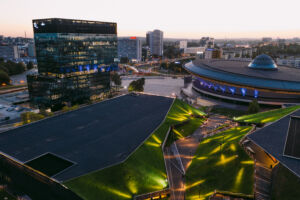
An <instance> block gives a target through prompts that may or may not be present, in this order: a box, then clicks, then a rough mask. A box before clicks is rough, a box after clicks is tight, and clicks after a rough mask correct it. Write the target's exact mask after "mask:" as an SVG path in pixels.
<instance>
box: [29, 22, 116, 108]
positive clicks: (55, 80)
mask: <svg viewBox="0 0 300 200" xmlns="http://www.w3.org/2000/svg"><path fill="white" fill-rule="evenodd" d="M33 30H34V40H35V47H36V57H37V62H38V71H39V75H34V76H28V78H27V80H28V90H29V95H30V99H31V102H32V103H34V104H37V105H38V106H45V107H53V106H55V105H62V104H64V103H66V102H71V103H77V102H81V101H85V100H89V99H91V98H92V99H95V98H97V97H99V96H101V94H102V93H104V92H107V91H109V89H110V71H112V70H114V69H116V68H117V66H116V65H115V64H114V60H115V59H116V58H117V57H118V49H117V24H116V23H107V22H97V21H85V20H72V19H57V18H52V19H39V20H33Z"/></svg>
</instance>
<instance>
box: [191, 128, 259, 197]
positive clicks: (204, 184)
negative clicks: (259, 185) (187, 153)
mask: <svg viewBox="0 0 300 200" xmlns="http://www.w3.org/2000/svg"><path fill="white" fill-rule="evenodd" d="M250 130H251V127H250V126H241V127H236V128H231V129H228V130H226V131H223V132H221V133H218V134H216V135H214V136H212V137H209V138H206V139H204V140H203V141H202V142H201V143H200V145H199V147H198V149H197V152H196V155H195V156H194V158H193V160H192V163H191V165H190V167H189V168H188V170H187V173H186V197H187V198H186V199H191V200H192V199H193V200H200V199H208V197H209V196H210V195H211V194H212V193H213V192H214V190H215V189H216V190H219V191H229V192H234V193H243V194H252V193H253V188H252V187H253V172H254V169H253V160H251V159H250V157H249V156H248V155H247V154H246V153H245V152H244V150H243V149H242V148H241V147H240V146H239V144H238V143H239V141H240V139H241V138H242V137H243V136H244V135H246V134H247V133H248V132H249V131H250ZM222 143H223V145H222V146H221V144H222Z"/></svg>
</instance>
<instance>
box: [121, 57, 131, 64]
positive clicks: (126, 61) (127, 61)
mask: <svg viewBox="0 0 300 200" xmlns="http://www.w3.org/2000/svg"><path fill="white" fill-rule="evenodd" d="M120 63H122V64H125V63H129V59H128V58H127V57H121V58H120Z"/></svg>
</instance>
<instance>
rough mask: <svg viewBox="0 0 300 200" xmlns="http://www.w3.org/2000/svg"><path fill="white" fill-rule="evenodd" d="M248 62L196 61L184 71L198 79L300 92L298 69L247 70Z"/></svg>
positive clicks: (281, 67)
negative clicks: (197, 76) (203, 78)
mask: <svg viewBox="0 0 300 200" xmlns="http://www.w3.org/2000/svg"><path fill="white" fill-rule="evenodd" d="M248 64H249V62H244V61H232V60H204V59H197V60H195V61H193V62H190V63H187V64H185V66H184V67H185V69H186V70H188V71H189V72H191V73H193V74H196V75H199V76H200V77H205V78H209V79H212V80H217V81H222V82H225V83H229V84H230V83H231V84H235V85H240V86H241V87H243V86H248V87H253V88H257V89H271V90H280V91H295V92H299V91H300V79H299V75H300V69H297V68H292V67H283V66H280V67H278V70H275V71H273V70H260V69H250V68H248V66H247V65H248Z"/></svg>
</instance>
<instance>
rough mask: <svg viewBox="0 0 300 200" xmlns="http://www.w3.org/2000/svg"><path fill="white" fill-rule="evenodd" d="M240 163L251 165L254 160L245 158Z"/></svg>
mask: <svg viewBox="0 0 300 200" xmlns="http://www.w3.org/2000/svg"><path fill="white" fill-rule="evenodd" d="M241 164H244V165H253V164H254V161H253V160H246V161H242V162H241Z"/></svg>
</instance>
